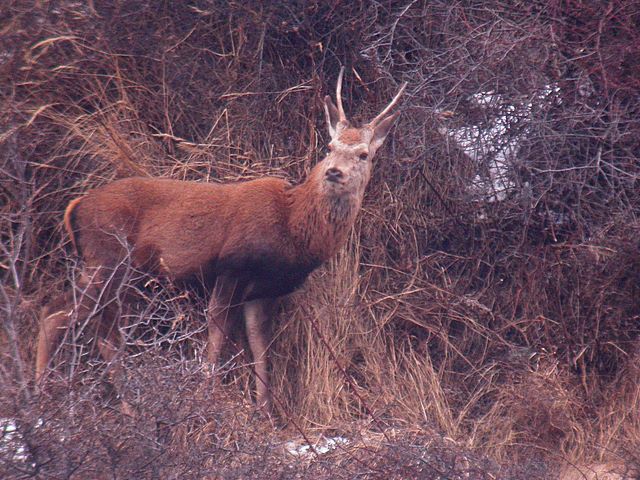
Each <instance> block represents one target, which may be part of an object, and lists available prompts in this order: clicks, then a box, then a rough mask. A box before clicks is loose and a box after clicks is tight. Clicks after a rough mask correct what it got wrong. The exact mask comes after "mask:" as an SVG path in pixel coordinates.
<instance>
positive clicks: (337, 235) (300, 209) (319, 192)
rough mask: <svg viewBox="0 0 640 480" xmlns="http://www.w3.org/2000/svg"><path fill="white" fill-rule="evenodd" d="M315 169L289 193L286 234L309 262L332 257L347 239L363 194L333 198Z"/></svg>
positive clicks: (320, 173)
mask: <svg viewBox="0 0 640 480" xmlns="http://www.w3.org/2000/svg"><path fill="white" fill-rule="evenodd" d="M322 173H323V172H321V171H320V170H319V169H314V170H313V171H312V172H311V174H310V175H309V178H307V180H306V181H305V182H304V183H302V184H300V185H298V186H296V187H293V188H292V189H291V190H290V191H289V195H290V196H289V201H290V210H289V212H290V214H289V232H290V234H291V236H292V238H293V240H294V242H295V243H296V245H297V246H298V248H299V249H300V251H301V254H302V255H304V256H307V258H309V259H310V260H312V261H316V262H319V263H321V262H324V261H326V260H328V259H329V258H330V257H332V256H333V255H334V254H335V253H336V252H337V251H338V250H339V249H340V247H342V245H343V244H344V243H345V241H346V239H347V235H348V234H349V231H350V230H351V227H352V226H353V224H354V222H355V219H356V216H357V215H358V211H359V210H360V206H361V204H362V197H363V192H362V191H356V192H349V193H347V194H345V193H342V194H335V193H334V192H332V190H331V189H329V188H326V185H325V184H324V179H323V178H322V176H323V175H322Z"/></svg>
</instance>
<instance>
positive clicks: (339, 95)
mask: <svg viewBox="0 0 640 480" xmlns="http://www.w3.org/2000/svg"><path fill="white" fill-rule="evenodd" d="M343 74H344V65H343V66H342V67H340V74H339V75H338V86H337V87H336V102H337V104H338V115H339V116H340V121H341V122H346V121H347V116H346V115H345V114H344V108H342V75H343Z"/></svg>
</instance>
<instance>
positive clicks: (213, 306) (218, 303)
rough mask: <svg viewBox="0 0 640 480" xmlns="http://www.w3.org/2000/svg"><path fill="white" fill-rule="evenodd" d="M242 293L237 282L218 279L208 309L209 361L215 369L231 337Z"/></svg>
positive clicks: (224, 278)
mask: <svg viewBox="0 0 640 480" xmlns="http://www.w3.org/2000/svg"><path fill="white" fill-rule="evenodd" d="M240 293H241V292H240V289H239V288H238V282H237V280H234V279H231V278H227V277H218V279H217V281H216V285H215V288H214V290H213V293H212V295H211V299H210V300H209V306H208V308H207V329H208V336H209V344H208V346H207V361H208V362H209V364H210V365H211V366H213V367H215V366H217V362H218V360H219V358H220V353H221V352H222V347H223V346H224V342H225V340H226V339H227V338H228V337H229V330H230V328H231V323H232V322H233V318H234V317H235V315H234V314H235V310H236V308H235V307H236V305H235V304H236V303H237V299H238V298H239V296H240Z"/></svg>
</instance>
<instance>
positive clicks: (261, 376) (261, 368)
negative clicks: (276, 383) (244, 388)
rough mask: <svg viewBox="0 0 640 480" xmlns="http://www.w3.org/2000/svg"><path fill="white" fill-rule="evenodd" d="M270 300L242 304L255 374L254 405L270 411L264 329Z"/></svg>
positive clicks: (266, 343) (266, 346) (266, 340)
mask: <svg viewBox="0 0 640 480" xmlns="http://www.w3.org/2000/svg"><path fill="white" fill-rule="evenodd" d="M271 303H272V302H271V301H270V300H263V299H262V300H252V301H249V302H246V303H245V304H244V321H245V327H246V331H247V339H248V340H249V347H250V348H251V354H252V355H253V362H254V368H255V372H256V403H257V404H258V406H259V407H262V408H265V409H266V410H267V411H269V410H271V394H270V388H271V386H270V383H269V371H268V369H269V366H268V360H267V349H268V348H269V341H268V339H267V334H266V332H265V329H266V327H267V323H268V320H269V310H270V307H271Z"/></svg>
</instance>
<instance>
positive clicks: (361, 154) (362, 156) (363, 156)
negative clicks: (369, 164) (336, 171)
mask: <svg viewBox="0 0 640 480" xmlns="http://www.w3.org/2000/svg"><path fill="white" fill-rule="evenodd" d="M368 156H369V154H368V153H367V152H361V153H359V154H358V158H359V159H360V160H366V159H367V157H368Z"/></svg>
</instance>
